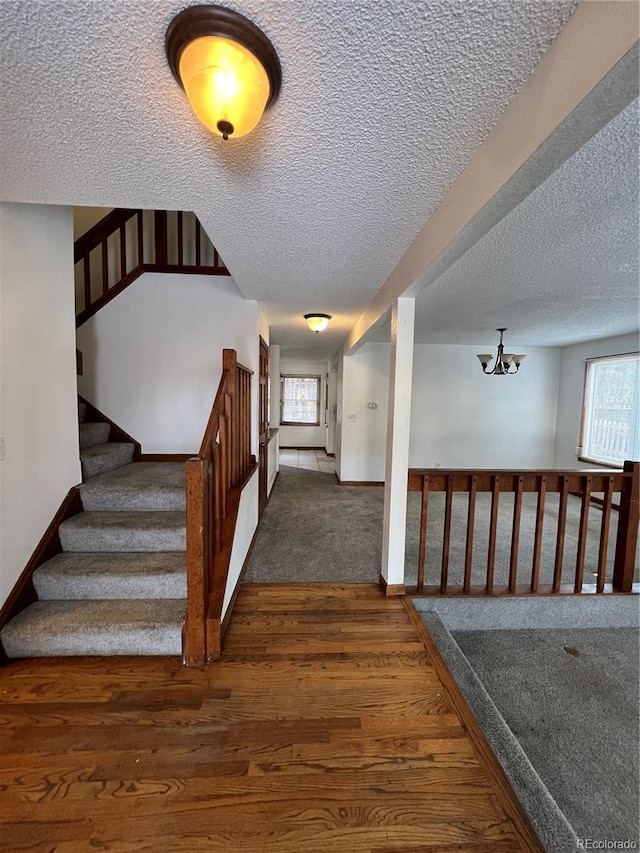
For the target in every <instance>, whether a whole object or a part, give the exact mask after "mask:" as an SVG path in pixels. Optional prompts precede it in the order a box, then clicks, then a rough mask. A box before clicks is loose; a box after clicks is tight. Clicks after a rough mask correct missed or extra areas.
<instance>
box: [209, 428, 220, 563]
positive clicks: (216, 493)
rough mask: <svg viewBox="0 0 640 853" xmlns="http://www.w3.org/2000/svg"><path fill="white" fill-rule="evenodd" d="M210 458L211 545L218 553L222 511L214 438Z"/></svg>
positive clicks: (218, 450) (218, 465)
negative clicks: (211, 473) (211, 471)
mask: <svg viewBox="0 0 640 853" xmlns="http://www.w3.org/2000/svg"><path fill="white" fill-rule="evenodd" d="M211 458H212V460H213V480H214V487H213V490H212V494H213V533H214V535H213V545H214V553H216V554H219V553H220V550H221V548H222V512H221V500H220V497H221V481H220V448H219V446H218V443H217V442H216V441H215V439H214V440H213V441H212V443H211Z"/></svg>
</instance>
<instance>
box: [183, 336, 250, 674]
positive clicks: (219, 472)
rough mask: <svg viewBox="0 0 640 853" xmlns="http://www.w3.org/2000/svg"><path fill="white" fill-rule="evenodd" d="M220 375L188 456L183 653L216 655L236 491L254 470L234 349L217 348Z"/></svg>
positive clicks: (246, 390)
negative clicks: (195, 450) (200, 437)
mask: <svg viewBox="0 0 640 853" xmlns="http://www.w3.org/2000/svg"><path fill="white" fill-rule="evenodd" d="M222 368H223V370H222V378H221V380H220V385H219V387H218V392H217V394H216V398H215V401H214V404H213V408H212V410H211V415H210V417H209V421H208V423H207V428H206V430H205V434H204V438H203V440H202V445H201V447H200V451H199V452H198V455H197V456H196V457H194V458H192V459H189V460H187V463H186V478H187V613H186V619H185V625H184V631H183V638H182V640H183V642H182V648H183V659H184V662H185V664H187V665H188V666H202V665H203V664H205V663H206V662H207V661H210V660H216V659H217V658H218V657H220V651H221V647H222V616H223V613H222V608H223V606H224V597H225V591H226V588H227V578H228V575H229V565H230V561H231V549H232V546H233V539H234V534H235V528H236V520H237V515H238V508H239V505H240V495H241V493H242V489H243V487H244V485H245V483H246V482H247V481H248V479H249V477H251V475H252V474H253V472H254V471H255V470H256V459H255V456H252V455H251V376H252V374H253V371H251V370H249V369H248V368H246V367H243V366H242V365H241V364H238V361H237V357H236V352H235V350H230V349H225V350H223V351H222Z"/></svg>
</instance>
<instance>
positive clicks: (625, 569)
mask: <svg viewBox="0 0 640 853" xmlns="http://www.w3.org/2000/svg"><path fill="white" fill-rule="evenodd" d="M624 472H625V474H631V476H630V477H626V478H625V481H624V485H623V489H622V492H621V494H620V512H619V514H618V538H617V539H616V558H615V562H614V564H613V589H614V590H615V591H616V592H631V588H632V586H633V572H634V563H635V557H636V546H637V544H638V524H639V523H640V462H625V463H624Z"/></svg>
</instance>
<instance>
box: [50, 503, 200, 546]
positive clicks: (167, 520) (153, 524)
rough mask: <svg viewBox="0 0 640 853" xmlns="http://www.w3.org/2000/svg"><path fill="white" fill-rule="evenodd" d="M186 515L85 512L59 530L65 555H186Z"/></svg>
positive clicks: (61, 526)
mask: <svg viewBox="0 0 640 853" xmlns="http://www.w3.org/2000/svg"><path fill="white" fill-rule="evenodd" d="M185 524H186V522H185V513H184V512H110V511H103V512H81V513H79V514H78V515H74V516H73V517H72V518H68V519H67V520H66V521H63V522H62V524H61V525H60V528H59V535H60V542H61V544H62V550H63V551H184V550H186V530H185Z"/></svg>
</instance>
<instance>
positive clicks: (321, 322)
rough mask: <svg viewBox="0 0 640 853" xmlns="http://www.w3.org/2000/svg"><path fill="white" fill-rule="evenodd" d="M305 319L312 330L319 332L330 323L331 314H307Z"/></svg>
mask: <svg viewBox="0 0 640 853" xmlns="http://www.w3.org/2000/svg"><path fill="white" fill-rule="evenodd" d="M304 319H305V320H306V321H307V323H308V324H309V328H310V329H311V331H312V332H315V333H316V334H318V332H323V331H324V330H325V329H326V328H327V326H328V325H329V320H330V319H331V314H305V315H304Z"/></svg>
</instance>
